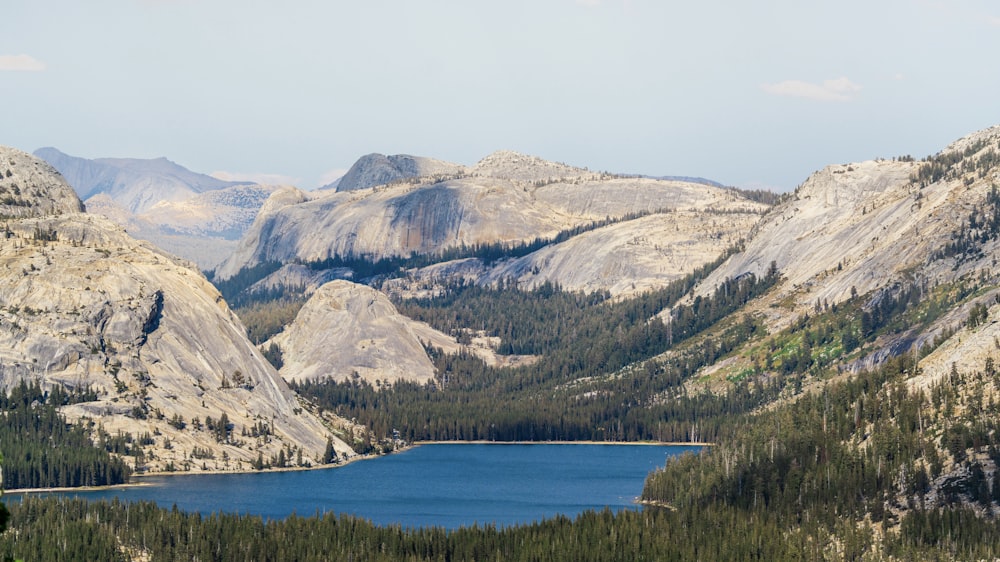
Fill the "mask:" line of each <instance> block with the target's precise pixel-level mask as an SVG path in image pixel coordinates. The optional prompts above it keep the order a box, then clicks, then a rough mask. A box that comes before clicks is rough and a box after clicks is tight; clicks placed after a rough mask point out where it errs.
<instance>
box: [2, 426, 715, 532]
mask: <svg viewBox="0 0 1000 562" xmlns="http://www.w3.org/2000/svg"><path fill="white" fill-rule="evenodd" d="M698 449H700V447H697V446H666V445H589V444H588V445H575V444H573V445H554V444H434V445H422V446H420V447H415V448H412V449H409V450H407V451H403V452H401V453H396V454H393V455H388V456H385V457H379V458H377V459H372V460H365V461H360V462H355V463H352V464H349V465H347V466H344V467H341V468H335V469H325V470H307V471H295V472H265V473H252V474H208V475H184V476H151V477H147V478H139V479H136V480H137V481H138V482H139V483H142V484H144V485H143V486H136V487H129V488H121V489H109V490H96V491H88V492H67V493H64V494H62V495H66V496H71V497H83V498H87V499H102V498H112V497H118V498H121V499H123V500H127V501H139V500H152V501H155V502H156V503H157V504H159V505H161V506H164V507H171V506H173V505H175V504H176V505H177V507H178V508H179V509H182V510H185V511H198V512H201V513H203V514H210V513H213V512H219V511H222V512H231V513H250V514H255V515H260V516H262V517H265V518H270V519H281V518H284V517H287V516H288V515H290V514H292V513H297V514H299V515H306V516H308V515H313V514H316V513H325V512H333V513H348V514H352V515H356V516H360V517H363V518H365V519H370V520H371V521H373V522H375V523H377V524H380V525H388V524H399V525H402V526H403V527H425V526H441V527H446V528H452V529H454V528H457V527H460V526H463V525H464V526H469V525H472V524H473V523H478V524H480V525H483V524H490V523H492V524H496V525H498V526H508V525H513V524H518V523H531V522H533V521H538V520H541V519H544V518H548V517H552V516H554V515H557V514H563V515H567V516H570V517H573V516H575V515H578V514H579V513H581V512H583V511H585V510H587V509H602V508H604V507H609V508H611V509H613V510H615V511H617V510H620V509H637V506H636V504H635V500H636V498H637V497H638V496H639V495H640V494H641V493H642V486H643V483H644V481H645V478H646V475H647V474H649V472H650V471H652V470H653V469H655V468H657V467H660V466H663V465H664V463H665V462H666V458H667V457H668V456H671V455H677V454H681V453H683V452H685V451H697V450H698ZM16 496H17V495H16V494H10V495H9V498H8V501H16V500H15V499H14V498H16Z"/></svg>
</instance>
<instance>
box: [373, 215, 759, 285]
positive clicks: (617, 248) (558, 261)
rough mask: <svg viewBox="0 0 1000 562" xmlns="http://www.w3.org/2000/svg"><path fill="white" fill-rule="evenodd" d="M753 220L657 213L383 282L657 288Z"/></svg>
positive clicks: (738, 235)
mask: <svg viewBox="0 0 1000 562" xmlns="http://www.w3.org/2000/svg"><path fill="white" fill-rule="evenodd" d="M759 219H760V215H759V214H757V213H752V212H731V213H724V214H720V213H713V212H711V211H678V212H673V213H657V214H653V215H649V216H645V217H642V218H638V219H635V220H631V221H626V222H622V223H618V224H612V225H609V226H605V227H602V228H598V229H596V230H592V231H589V232H584V233H582V234H579V235H577V236H574V237H572V238H570V239H569V240H566V241H565V242H561V243H559V244H553V245H550V246H546V247H544V248H542V249H540V250H538V251H536V252H532V253H530V254H528V255H527V256H524V257H520V258H515V259H509V260H503V261H501V262H499V263H496V264H492V265H486V264H484V263H483V262H482V261H481V260H478V259H465V260H456V261H453V262H445V263H441V264H436V265H432V266H429V267H426V268H421V269H419V270H414V271H411V272H409V274H408V275H407V276H406V277H404V278H401V279H396V280H392V281H389V282H388V283H387V284H386V285H385V286H384V288H386V289H387V290H389V291H392V292H397V293H401V294H406V295H413V294H419V293H420V291H421V290H423V289H424V288H426V287H427V286H429V285H431V286H432V285H436V284H438V283H441V282H445V281H448V280H451V279H457V278H462V279H466V280H468V281H471V282H474V283H478V284H487V285H489V284H495V283H497V282H499V281H501V280H506V279H514V280H516V281H517V282H518V284H519V285H520V286H521V287H524V288H532V287H536V286H538V285H540V284H542V283H553V284H557V285H559V286H561V287H563V288H564V289H566V290H569V291H584V292H595V291H607V292H609V293H611V294H612V295H615V296H628V295H630V294H635V293H641V292H643V291H647V290H650V289H653V288H658V287H663V286H664V285H666V284H668V283H670V282H671V281H673V280H675V279H678V278H680V277H683V276H684V275H686V274H687V273H689V272H691V271H692V270H694V269H695V268H697V267H699V266H701V265H704V264H705V263H707V262H709V261H711V260H713V259H715V258H717V257H718V256H719V255H720V254H722V252H723V251H725V250H726V249H727V248H729V247H731V246H734V245H735V244H737V243H738V242H740V241H741V240H742V239H743V237H744V236H745V235H746V233H747V232H748V231H749V230H750V229H751V228H752V227H753V226H754V224H756V223H757V221H758V220H759Z"/></svg>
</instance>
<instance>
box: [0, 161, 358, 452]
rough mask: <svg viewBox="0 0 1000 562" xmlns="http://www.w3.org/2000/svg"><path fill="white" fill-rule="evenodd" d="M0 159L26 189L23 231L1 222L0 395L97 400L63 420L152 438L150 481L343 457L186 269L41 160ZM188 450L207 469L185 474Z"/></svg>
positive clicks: (71, 409) (15, 223) (342, 448)
mask: <svg viewBox="0 0 1000 562" xmlns="http://www.w3.org/2000/svg"><path fill="white" fill-rule="evenodd" d="M0 159H2V161H3V162H5V163H7V164H8V166H10V168H11V169H12V174H11V176H10V178H14V177H18V178H25V177H32V178H33V181H34V183H33V184H32V186H33V188H32V189H31V190H29V192H28V193H29V194H30V196H31V198H30V199H26V200H24V201H23V202H21V203H19V204H18V205H17V207H18V208H19V209H22V210H28V211H30V212H24V213H22V214H21V216H27V218H19V219H16V220H14V219H10V220H5V221H4V223H3V228H4V232H5V233H6V234H4V235H3V236H2V237H0V386H2V387H3V388H5V389H6V388H10V387H11V386H12V385H14V384H17V383H18V382H19V381H20V380H23V379H28V380H36V379H37V380H40V381H41V382H42V384H43V386H51V385H63V386H65V387H68V388H85V387H89V388H91V389H93V390H95V391H96V392H97V394H98V400H97V401H94V402H85V403H80V404H76V405H72V406H68V407H65V408H64V413H65V414H66V415H67V416H68V417H69V418H70V419H79V418H83V417H87V418H91V419H94V420H95V421H97V422H98V423H100V424H102V425H103V426H104V427H105V428H106V429H108V430H109V431H110V432H111V433H115V432H117V431H122V432H129V433H131V434H132V435H133V436H135V437H139V436H141V435H142V434H144V433H147V432H148V433H149V434H150V435H155V436H156V437H155V443H154V444H153V445H151V446H149V447H148V451H147V457H146V458H147V461H148V463H149V468H151V469H153V470H158V469H163V468H165V467H167V466H172V467H174V468H177V469H180V470H182V469H184V468H186V467H190V468H192V469H199V468H200V467H201V466H202V464H203V463H204V465H205V467H206V468H208V469H249V468H250V465H251V463H252V462H254V460H256V459H257V458H258V455H261V456H262V457H263V458H264V459H265V461H266V460H268V459H270V458H271V457H272V456H274V455H276V454H277V453H278V452H279V450H281V449H286V450H295V451H299V450H301V451H302V453H303V456H304V458H305V459H309V460H311V462H313V463H315V462H316V460H315V459H317V458H319V457H320V456H321V455H322V454H323V451H324V448H325V445H326V442H327V439H328V438H333V439H334V442H335V444H336V447H337V449H338V452H340V453H341V454H342V455H350V454H351V453H350V450H349V448H348V447H347V445H346V444H345V443H344V442H342V441H340V440H339V439H336V437H334V436H333V434H332V433H331V432H330V430H329V429H328V428H327V426H326V425H325V424H324V423H323V422H321V421H320V420H319V419H318V418H317V417H315V416H314V415H312V414H311V413H309V412H308V411H307V410H305V409H303V407H302V405H300V404H299V403H298V401H297V398H296V396H295V395H294V393H292V392H291V391H290V390H289V389H288V387H287V386H286V385H285V383H284V382H283V381H282V380H281V379H280V377H278V375H277V373H276V372H275V371H274V369H273V368H272V367H271V366H270V364H268V363H267V361H265V360H264V359H263V358H262V356H261V355H260V353H259V352H258V351H257V350H256V349H255V348H254V346H253V345H251V344H250V343H249V341H248V340H247V339H246V336H245V330H244V328H243V326H242V325H241V323H240V322H239V320H238V319H237V318H236V317H235V315H234V314H233V313H232V312H230V311H229V309H228V307H227V306H226V304H225V303H224V302H223V301H222V300H221V297H220V295H219V294H218V292H217V291H216V290H215V289H214V287H212V286H211V285H210V284H209V283H208V282H207V281H206V280H205V278H204V277H203V276H202V275H201V274H200V273H199V272H198V271H197V270H196V269H194V268H193V267H192V266H191V264H190V263H188V262H184V261H180V260H177V259H176V258H172V257H169V256H168V255H165V254H163V253H161V252H160V251H158V250H156V249H155V248H153V247H150V246H148V245H146V244H143V243H141V242H138V241H136V240H134V239H132V238H131V237H129V236H128V235H127V234H126V233H125V232H124V231H122V230H121V229H120V228H119V227H117V226H115V225H114V224H112V223H110V222H109V221H107V220H106V219H104V218H102V217H98V216H94V215H89V214H82V213H80V212H78V211H79V210H80V202H79V199H77V198H76V197H75V195H73V193H72V190H71V189H70V188H69V186H67V185H66V184H65V182H63V181H62V179H61V178H60V177H59V176H58V175H57V174H55V173H54V171H53V170H51V168H49V167H48V166H47V165H45V164H44V163H42V162H40V161H38V160H37V159H34V158H32V157H30V156H28V155H26V154H23V153H20V152H17V151H14V150H12V149H6V148H3V149H0ZM67 194H68V195H67ZM28 215H35V216H28ZM223 414H224V415H225V416H226V417H228V419H229V422H230V424H231V427H230V429H231V431H230V433H229V437H228V438H225V439H221V440H219V439H217V438H216V436H215V435H213V432H211V431H207V430H205V429H204V428H203V429H197V427H196V426H197V425H199V424H196V420H198V421H201V420H207V418H209V417H211V418H214V419H219V418H220V417H222V415H223ZM172 422H174V423H172ZM180 422H183V423H180ZM185 424H186V427H185ZM264 427H266V428H267V430H266V432H264V433H262V432H261V431H260V428H264ZM255 428H256V430H255ZM196 448H197V449H199V450H200V451H202V453H203V454H202V457H203V458H202V460H200V461H198V462H192V454H193V452H194V451H195V449H196ZM206 459H207V460H206Z"/></svg>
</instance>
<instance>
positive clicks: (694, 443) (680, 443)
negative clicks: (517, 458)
mask: <svg viewBox="0 0 1000 562" xmlns="http://www.w3.org/2000/svg"><path fill="white" fill-rule="evenodd" d="M451 444H454V445H628V446H636V445H649V446H653V445H659V446H663V447H683V446H688V445H690V446H692V447H713V446H715V443H708V442H702V441H487V440H485V439H479V440H475V441H471V440H451V441H414V442H413V443H412V446H414V447H419V446H420V445H451Z"/></svg>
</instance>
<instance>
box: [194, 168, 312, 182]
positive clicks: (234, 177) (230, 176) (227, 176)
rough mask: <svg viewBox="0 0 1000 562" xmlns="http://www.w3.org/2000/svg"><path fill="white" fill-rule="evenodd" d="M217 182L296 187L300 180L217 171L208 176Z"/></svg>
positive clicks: (274, 175) (289, 177)
mask: <svg viewBox="0 0 1000 562" xmlns="http://www.w3.org/2000/svg"><path fill="white" fill-rule="evenodd" d="M208 175H210V176H212V177H213V178H215V179H217V180H222V181H239V182H244V181H245V182H252V183H256V184H260V185H296V184H298V183H299V181H300V179H301V178H296V177H292V176H284V175H281V174H256V173H252V172H249V173H248V172H225V171H221V170H220V171H218V172H212V173H211V174H208Z"/></svg>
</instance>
